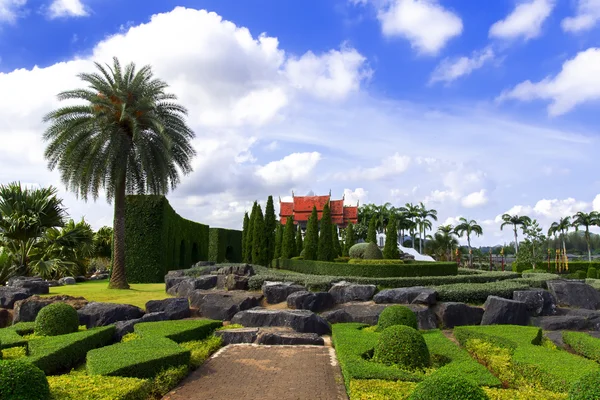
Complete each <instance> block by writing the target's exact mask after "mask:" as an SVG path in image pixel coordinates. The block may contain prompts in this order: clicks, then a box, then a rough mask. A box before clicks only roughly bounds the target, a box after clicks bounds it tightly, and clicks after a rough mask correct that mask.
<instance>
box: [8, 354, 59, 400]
mask: <svg viewBox="0 0 600 400" xmlns="http://www.w3.org/2000/svg"><path fill="white" fill-rule="evenodd" d="M49 398H50V389H49V387H48V381H47V379H46V375H44V372H42V371H41V370H40V369H39V368H38V367H36V366H35V365H33V364H31V363H28V362H26V361H21V360H14V361H7V360H0V399H6V400H17V399H18V400H47V399H49Z"/></svg>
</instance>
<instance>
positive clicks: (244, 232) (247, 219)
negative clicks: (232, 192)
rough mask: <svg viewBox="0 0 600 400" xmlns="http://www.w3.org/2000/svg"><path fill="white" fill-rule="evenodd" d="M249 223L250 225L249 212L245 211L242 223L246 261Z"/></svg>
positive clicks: (244, 259)
mask: <svg viewBox="0 0 600 400" xmlns="http://www.w3.org/2000/svg"><path fill="white" fill-rule="evenodd" d="M248 225H250V217H248V213H247V212H246V213H244V224H243V225H242V260H243V261H244V262H245V261H246V259H247V258H246V248H247V243H246V239H247V237H248Z"/></svg>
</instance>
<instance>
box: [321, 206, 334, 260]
mask: <svg viewBox="0 0 600 400" xmlns="http://www.w3.org/2000/svg"><path fill="white" fill-rule="evenodd" d="M331 232H332V231H331V209H330V208H329V203H326V204H325V206H324V207H323V215H322V216H321V229H320V232H319V247H318V248H319V252H318V255H317V258H318V260H319V261H333V259H334V258H335V257H334V255H333V239H332V238H331Z"/></svg>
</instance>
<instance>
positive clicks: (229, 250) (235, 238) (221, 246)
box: [208, 228, 242, 263]
mask: <svg viewBox="0 0 600 400" xmlns="http://www.w3.org/2000/svg"><path fill="white" fill-rule="evenodd" d="M225 260H227V261H228V262H232V263H240V262H242V231H237V230H234V229H223V228H210V229H209V232H208V261H214V262H216V263H222V262H223V261H225Z"/></svg>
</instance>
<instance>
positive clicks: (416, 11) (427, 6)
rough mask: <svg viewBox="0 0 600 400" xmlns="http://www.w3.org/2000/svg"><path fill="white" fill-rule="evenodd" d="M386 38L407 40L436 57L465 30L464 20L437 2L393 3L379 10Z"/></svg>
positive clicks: (403, 0) (409, 0) (400, 0)
mask: <svg viewBox="0 0 600 400" xmlns="http://www.w3.org/2000/svg"><path fill="white" fill-rule="evenodd" d="M377 16H378V18H379V21H380V22H381V30H382V32H383V34H384V35H385V36H388V37H392V36H400V37H403V38H405V39H407V40H408V41H409V42H410V43H411V46H412V47H413V48H415V49H416V50H417V51H418V52H419V53H422V54H428V55H436V54H437V53H439V52H440V50H441V49H442V48H444V47H445V46H446V44H447V43H448V41H449V40H450V39H452V38H454V37H457V36H459V35H460V34H461V33H462V30H463V24H462V20H461V18H460V17H459V16H458V15H457V14H456V13H454V12H452V11H449V10H447V9H445V8H444V7H443V6H442V5H441V4H439V2H438V1H437V0H391V1H390V2H389V4H387V6H384V7H382V8H380V9H379V10H378V15H377Z"/></svg>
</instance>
